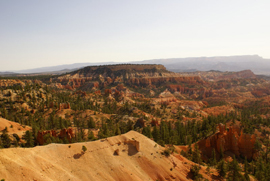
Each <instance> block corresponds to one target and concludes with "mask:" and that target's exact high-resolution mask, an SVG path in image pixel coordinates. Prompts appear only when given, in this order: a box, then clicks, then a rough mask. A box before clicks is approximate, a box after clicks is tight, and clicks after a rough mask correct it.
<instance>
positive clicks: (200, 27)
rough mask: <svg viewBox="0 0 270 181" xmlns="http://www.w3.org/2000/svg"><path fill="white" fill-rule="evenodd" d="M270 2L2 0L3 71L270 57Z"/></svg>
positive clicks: (0, 48) (0, 55) (0, 58)
mask: <svg viewBox="0 0 270 181" xmlns="http://www.w3.org/2000/svg"><path fill="white" fill-rule="evenodd" d="M269 7H270V1H269V0H256V1H254V0H226V1H224V0H170V1H165V0H136V1H133V0H113V1H112V0H79V1H74V0H57V1H56V0H46V1H36V0H24V1H22V0H11V1H4V0H3V1H0V65H1V66H0V71H11V70H22V69H30V68H38V67H46V66H54V65H62V64H73V63H84V62H89V63H94V62H128V61H141V60H148V59H159V58H184V57H201V56H208V57H211V56H231V55H255V54H257V55H260V56H262V57H264V58H270V49H269V48H270V45H269V43H270V21H269V19H270V11H269Z"/></svg>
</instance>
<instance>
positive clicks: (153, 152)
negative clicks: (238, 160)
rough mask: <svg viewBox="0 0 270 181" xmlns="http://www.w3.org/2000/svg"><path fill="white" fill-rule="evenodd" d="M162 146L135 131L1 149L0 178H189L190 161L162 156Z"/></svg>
mask: <svg viewBox="0 0 270 181" xmlns="http://www.w3.org/2000/svg"><path fill="white" fill-rule="evenodd" d="M136 142H137V145H136V144H135V143H136ZM83 145H84V146H86V148H87V151H86V152H85V153H83V152H82V146H83ZM115 150H119V154H116V152H115ZM162 150H163V148H162V147H160V146H159V145H157V144H156V143H155V142H154V141H152V140H150V139H148V138H147V137H145V136H143V135H141V134H139V133H137V132H135V131H130V132H128V133H126V134H123V135H120V136H115V137H110V138H107V139H103V140H98V141H94V142H84V143H75V144H50V145H47V146H37V147H34V148H9V149H1V150H0V177H1V178H0V179H6V180H16V181H20V180H44V181H45V180H46V181H49V180H54V181H55V180H72V181H76V180H78V181H79V180H80V181H81V180H87V181H88V180H95V181H97V180H102V181H103V180H119V181H120V180H121V181H122V180H123V181H130V180H143V181H145V180H155V181H156V180H191V178H190V175H188V173H189V170H190V167H191V165H192V164H193V163H192V162H190V161H189V160H187V159H186V158H184V157H182V156H181V155H179V154H175V156H173V155H171V156H169V157H166V156H164V155H162V154H161V152H162ZM202 170H203V169H202ZM204 170H205V168H204ZM204 178H207V179H208V180H212V179H211V177H209V176H207V175H204Z"/></svg>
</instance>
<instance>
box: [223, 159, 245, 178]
mask: <svg viewBox="0 0 270 181" xmlns="http://www.w3.org/2000/svg"><path fill="white" fill-rule="evenodd" d="M228 172H229V173H228V177H227V178H228V180H229V181H242V180H244V177H243V175H242V174H241V173H240V172H241V169H240V167H239V165H238V162H237V160H236V158H235V156H234V158H233V161H232V162H231V163H229V166H228Z"/></svg>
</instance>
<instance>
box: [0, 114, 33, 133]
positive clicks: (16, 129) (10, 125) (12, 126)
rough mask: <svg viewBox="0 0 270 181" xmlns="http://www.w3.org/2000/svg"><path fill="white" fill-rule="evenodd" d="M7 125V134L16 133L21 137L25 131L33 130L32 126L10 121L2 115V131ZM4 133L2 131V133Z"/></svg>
mask: <svg viewBox="0 0 270 181" xmlns="http://www.w3.org/2000/svg"><path fill="white" fill-rule="evenodd" d="M6 127H7V130H8V132H7V134H13V133H16V134H18V135H19V136H20V137H21V136H22V135H23V134H24V132H25V131H27V130H31V129H32V128H31V127H29V126H22V125H20V124H19V123H16V122H12V121H8V120H6V119H4V118H1V117H0V131H2V130H4V129H5V128H6ZM0 134H2V133H0Z"/></svg>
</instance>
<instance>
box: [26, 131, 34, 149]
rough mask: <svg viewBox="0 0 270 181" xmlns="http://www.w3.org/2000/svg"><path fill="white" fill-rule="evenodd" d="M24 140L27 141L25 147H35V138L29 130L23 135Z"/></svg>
mask: <svg viewBox="0 0 270 181" xmlns="http://www.w3.org/2000/svg"><path fill="white" fill-rule="evenodd" d="M23 139H24V140H25V141H26V143H25V146H26V147H33V146H34V137H33V133H32V132H30V131H29V130H28V131H26V132H25V134H24V135H23Z"/></svg>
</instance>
